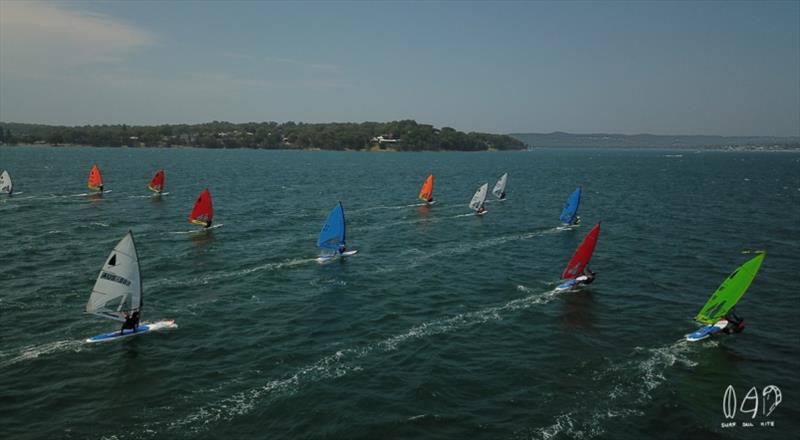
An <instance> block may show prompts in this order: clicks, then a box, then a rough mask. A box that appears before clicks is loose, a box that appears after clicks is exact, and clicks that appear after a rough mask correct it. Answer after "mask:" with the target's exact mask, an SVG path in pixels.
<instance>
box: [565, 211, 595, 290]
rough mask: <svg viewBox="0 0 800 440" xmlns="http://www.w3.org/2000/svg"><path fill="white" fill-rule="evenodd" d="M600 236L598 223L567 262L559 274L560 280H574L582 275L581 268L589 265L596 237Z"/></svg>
mask: <svg viewBox="0 0 800 440" xmlns="http://www.w3.org/2000/svg"><path fill="white" fill-rule="evenodd" d="M598 235H600V223H598V224H596V225H594V227H593V228H592V230H591V231H589V233H588V234H587V235H586V237H585V238H584V239H583V241H582V242H581V245H580V246H578V249H577V250H576V251H575V254H574V255H572V259H571V260H569V263H568V264H567V267H565V268H564V273H563V274H561V278H562V279H565V280H566V279H570V278H576V277H578V276H580V275H581V274H582V273H583V268H585V267H586V265H587V264H589V261H590V260H591V259H592V253H593V252H594V246H595V245H596V244H597V236H598Z"/></svg>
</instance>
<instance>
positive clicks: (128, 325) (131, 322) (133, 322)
mask: <svg viewBox="0 0 800 440" xmlns="http://www.w3.org/2000/svg"><path fill="white" fill-rule="evenodd" d="M138 326H139V311H138V310H137V311H135V312H133V314H131V315H128V313H127V312H126V313H125V322H123V323H122V329H120V331H119V335H120V336H122V334H123V332H125V330H126V329H131V330H133V332H134V333H136V327H138Z"/></svg>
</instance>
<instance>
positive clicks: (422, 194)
mask: <svg viewBox="0 0 800 440" xmlns="http://www.w3.org/2000/svg"><path fill="white" fill-rule="evenodd" d="M419 198H420V200H422V201H423V202H428V203H430V202H432V201H433V174H431V175H430V176H428V178H427V179H425V183H423V184H422V189H421V190H420V191H419Z"/></svg>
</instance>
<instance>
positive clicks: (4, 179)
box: [0, 170, 14, 194]
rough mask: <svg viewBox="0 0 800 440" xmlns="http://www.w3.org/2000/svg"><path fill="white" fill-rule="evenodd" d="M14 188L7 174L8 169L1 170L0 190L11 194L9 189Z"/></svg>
mask: <svg viewBox="0 0 800 440" xmlns="http://www.w3.org/2000/svg"><path fill="white" fill-rule="evenodd" d="M13 189H14V185H12V184H11V176H10V175H9V174H8V171H5V170H4V171H3V174H0V192H2V193H6V194H11V191H12V190H13Z"/></svg>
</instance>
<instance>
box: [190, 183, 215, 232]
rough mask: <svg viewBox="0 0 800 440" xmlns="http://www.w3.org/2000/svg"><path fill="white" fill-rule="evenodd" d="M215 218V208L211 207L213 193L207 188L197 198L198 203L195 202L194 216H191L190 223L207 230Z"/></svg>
mask: <svg viewBox="0 0 800 440" xmlns="http://www.w3.org/2000/svg"><path fill="white" fill-rule="evenodd" d="M213 217H214V207H213V206H212V205H211V193H210V192H208V188H206V189H204V190H203V192H201V193H200V195H199V196H197V201H196V202H194V208H192V214H191V215H189V223H191V224H193V225H200V226H204V227H206V228H207V227H209V226H211V220H212V218H213Z"/></svg>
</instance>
